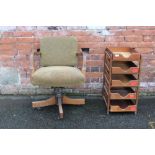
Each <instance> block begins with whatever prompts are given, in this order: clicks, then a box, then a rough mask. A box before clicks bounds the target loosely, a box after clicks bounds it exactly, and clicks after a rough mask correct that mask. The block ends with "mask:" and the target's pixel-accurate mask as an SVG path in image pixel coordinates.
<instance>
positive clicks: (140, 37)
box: [125, 36, 143, 42]
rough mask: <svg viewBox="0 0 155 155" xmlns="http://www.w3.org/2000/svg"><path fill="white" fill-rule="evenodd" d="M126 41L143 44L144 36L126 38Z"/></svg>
mask: <svg viewBox="0 0 155 155" xmlns="http://www.w3.org/2000/svg"><path fill="white" fill-rule="evenodd" d="M125 41H129V42H141V41H143V36H125Z"/></svg>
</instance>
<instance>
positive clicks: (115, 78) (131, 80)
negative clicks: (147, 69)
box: [112, 74, 139, 87]
mask: <svg viewBox="0 0 155 155" xmlns="http://www.w3.org/2000/svg"><path fill="white" fill-rule="evenodd" d="M138 84H139V80H137V79H136V78H135V77H134V76H133V75H120V74H113V75H112V87H137V86H138Z"/></svg>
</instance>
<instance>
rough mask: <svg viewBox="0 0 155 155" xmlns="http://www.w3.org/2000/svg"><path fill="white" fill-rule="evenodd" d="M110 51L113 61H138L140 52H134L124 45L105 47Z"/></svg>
mask: <svg viewBox="0 0 155 155" xmlns="http://www.w3.org/2000/svg"><path fill="white" fill-rule="evenodd" d="M106 50H107V51H109V52H110V53H112V57H113V61H139V60H140V53H138V52H136V51H135V50H134V49H133V48H126V47H120V48H115V47H113V48H112V47H110V48H107V49H106Z"/></svg>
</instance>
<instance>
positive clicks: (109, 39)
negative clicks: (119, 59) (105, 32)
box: [105, 36, 124, 42]
mask: <svg viewBox="0 0 155 155" xmlns="http://www.w3.org/2000/svg"><path fill="white" fill-rule="evenodd" d="M105 41H107V42H120V41H124V37H123V36H106V38H105Z"/></svg>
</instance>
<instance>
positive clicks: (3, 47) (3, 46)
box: [0, 44, 14, 51]
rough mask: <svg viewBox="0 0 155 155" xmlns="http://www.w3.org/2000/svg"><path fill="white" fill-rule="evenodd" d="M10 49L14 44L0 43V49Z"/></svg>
mask: <svg viewBox="0 0 155 155" xmlns="http://www.w3.org/2000/svg"><path fill="white" fill-rule="evenodd" d="M12 49H14V45H12V44H1V45H0V51H7V50H9V51H11V50H12Z"/></svg>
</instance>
